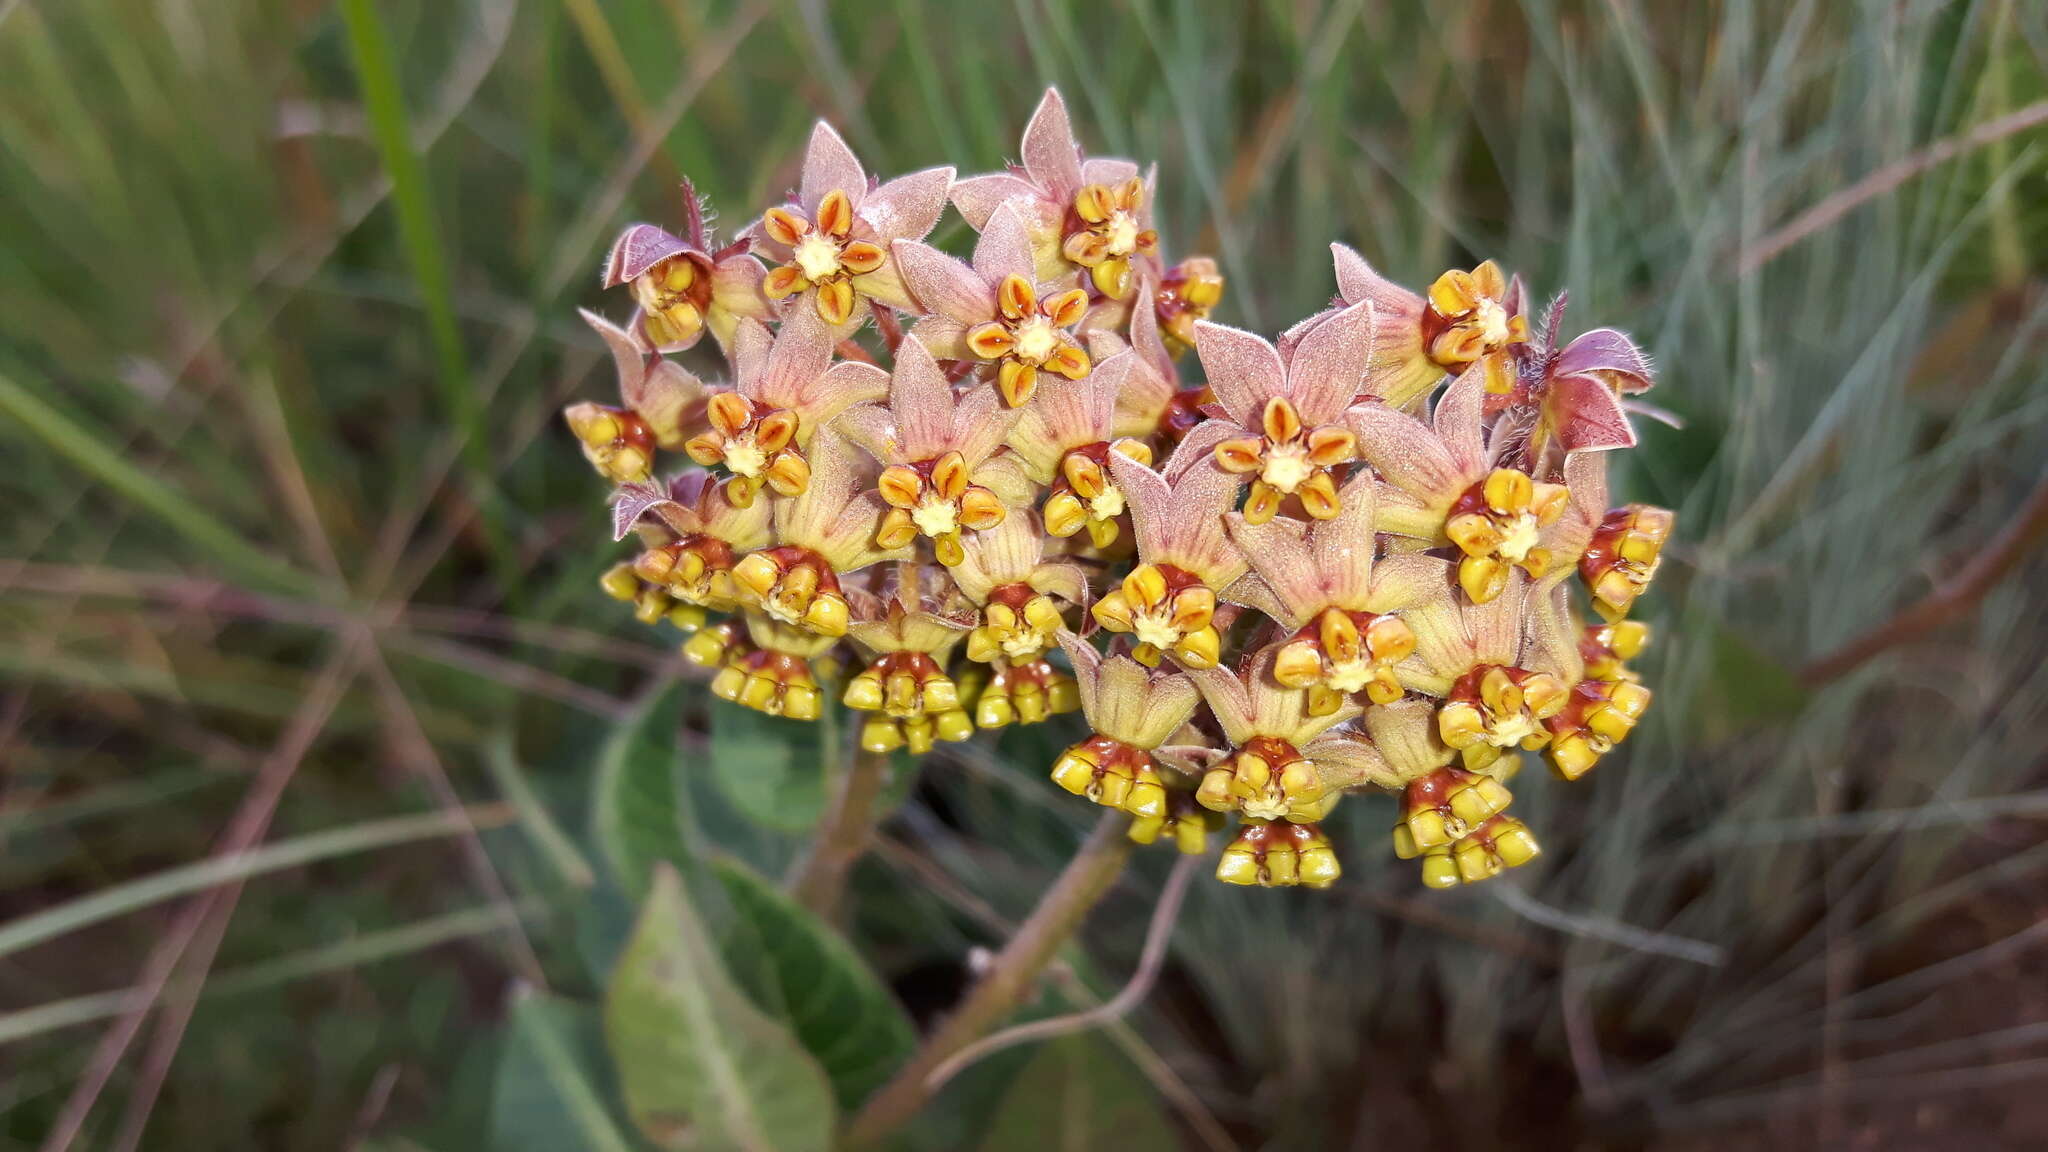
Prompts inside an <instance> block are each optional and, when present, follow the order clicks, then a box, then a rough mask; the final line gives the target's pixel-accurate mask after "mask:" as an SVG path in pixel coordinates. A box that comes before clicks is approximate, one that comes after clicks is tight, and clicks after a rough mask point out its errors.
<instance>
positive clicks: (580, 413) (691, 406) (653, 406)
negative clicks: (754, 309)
mask: <svg viewBox="0 0 2048 1152" xmlns="http://www.w3.org/2000/svg"><path fill="white" fill-rule="evenodd" d="M578 314H579V315H581V316H582V317H583V322H584V323H585V324H588V325H590V327H591V328H592V329H593V330H594V331H596V333H597V334H598V335H599V336H601V337H603V338H604V342H605V346H606V347H607V348H609V349H611V354H612V365H613V367H614V368H616V369H617V371H618V377H619V406H618V407H615V408H614V407H610V406H607V405H603V404H592V403H588V402H584V403H579V404H571V405H569V406H568V407H567V408H565V409H563V410H562V419H563V421H564V422H566V423H567V424H568V425H569V431H570V433H571V434H573V435H574V436H575V437H576V442H577V444H579V445H580V446H582V448H583V457H584V459H586V460H589V461H590V463H591V466H592V467H594V468H596V469H597V471H598V474H599V475H601V476H603V477H605V478H606V479H607V480H611V481H612V482H614V483H617V484H635V483H644V482H646V481H648V480H650V479H652V478H653V476H654V454H655V449H656V448H666V449H668V450H670V451H674V450H676V449H678V448H681V447H682V446H683V442H684V440H685V439H686V433H685V432H684V428H685V427H686V426H687V425H688V424H689V423H690V421H691V419H692V414H693V413H694V412H696V411H697V410H699V408H700V406H701V405H702V404H703V402H704V395H705V387H704V382H703V381H702V380H699V379H697V377H696V376H694V375H692V374H690V373H689V372H687V371H685V370H684V369H683V367H682V365H680V364H677V363H675V362H674V361H671V360H664V359H661V358H659V357H656V358H655V360H654V362H653V363H652V364H649V363H648V349H647V348H646V347H645V346H643V345H642V344H641V343H640V342H639V340H637V339H635V338H634V336H633V335H632V334H631V333H629V332H627V331H626V330H625V329H623V328H620V327H619V326H617V325H616V324H613V323H612V322H611V321H609V320H606V319H605V318H604V317H602V316H599V315H598V314H597V313H595V312H591V311H589V310H587V309H584V310H579V312H578Z"/></svg>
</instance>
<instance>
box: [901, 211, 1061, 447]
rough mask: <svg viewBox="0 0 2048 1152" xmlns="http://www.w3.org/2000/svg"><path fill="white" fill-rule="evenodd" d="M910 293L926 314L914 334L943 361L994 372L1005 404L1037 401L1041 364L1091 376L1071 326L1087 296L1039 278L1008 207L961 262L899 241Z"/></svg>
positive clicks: (1022, 230)
mask: <svg viewBox="0 0 2048 1152" xmlns="http://www.w3.org/2000/svg"><path fill="white" fill-rule="evenodd" d="M895 256H896V262H897V264H898V266H899V267H900V268H901V270H902V273H903V278H904V280H905V281H906V282H907V283H908V284H909V285H910V291H911V294H912V295H914V296H916V297H917V300H918V302H919V303H920V304H922V305H923V306H924V309H925V311H926V312H928V313H930V315H927V316H926V317H925V318H924V319H922V320H919V321H918V322H917V326H916V327H915V328H914V329H913V332H914V333H915V334H916V335H917V336H918V338H919V339H921V340H922V341H923V342H924V344H925V346H926V347H927V348H928V349H929V350H930V351H931V354H932V355H934V356H936V357H938V358H939V359H941V360H966V361H971V362H975V363H978V364H981V365H983V366H985V367H987V368H989V369H992V370H993V372H994V374H995V382H996V390H997V392H999V393H1000V394H1001V395H1002V398H1003V402H1004V403H1005V404H1008V405H1009V406H1010V407H1012V408H1015V407H1018V406H1019V405H1022V404H1024V403H1025V402H1026V401H1028V400H1030V399H1031V395H1032V393H1033V392H1034V391H1035V390H1036V389H1037V387H1038V374H1039V371H1040V370H1041V369H1043V370H1044V371H1047V372H1053V373H1057V374H1058V375H1061V376H1065V377H1066V378H1068V379H1069V380H1075V379H1079V378H1080V377H1082V376H1085V375H1087V374H1088V367H1089V359H1088V353H1087V352H1086V351H1085V350H1083V349H1082V347H1081V345H1080V343H1079V341H1077V340H1076V339H1075V337H1074V334H1073V331H1072V329H1073V328H1074V326H1075V325H1076V324H1079V323H1080V322H1081V318H1082V316H1083V315H1084V314H1085V313H1086V312H1087V310H1088V293H1087V292H1085V291H1083V290H1082V289H1079V288H1071V289H1067V290H1065V291H1061V290H1060V289H1058V288H1057V287H1054V286H1050V285H1043V284H1040V283H1038V282H1036V281H1034V280H1033V278H1032V277H1033V271H1032V264H1031V244H1030V241H1029V239H1028V238H1027V237H1026V234H1025V225H1024V219H1023V217H1022V216H1021V215H1019V214H1018V212H1017V211H1016V210H1014V209H1012V208H1007V207H1006V208H1003V209H1001V210H999V211H997V213H996V214H995V216H994V217H992V218H991V219H990V220H989V221H988V227H987V228H986V229H984V230H983V231H982V234H981V239H980V240H978V241H976V242H975V245H974V262H973V263H972V264H971V265H969V264H963V263H961V262H960V261H958V260H955V259H954V258H953V257H951V256H948V255H946V254H945V253H944V252H941V251H939V250H938V249H936V248H932V247H929V246H927V245H924V244H920V243H917V242H915V241H911V240H899V241H897V242H896V244H895Z"/></svg>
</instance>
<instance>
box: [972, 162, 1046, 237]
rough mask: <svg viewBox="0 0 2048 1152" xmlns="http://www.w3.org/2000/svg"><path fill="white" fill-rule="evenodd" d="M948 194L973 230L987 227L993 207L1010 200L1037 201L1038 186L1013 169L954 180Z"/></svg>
mask: <svg viewBox="0 0 2048 1152" xmlns="http://www.w3.org/2000/svg"><path fill="white" fill-rule="evenodd" d="M950 195H951V196H952V198H953V207H955V208H958V209H959V210H960V215H961V216H962V217H963V218H965V219H966V221H967V225H968V227H970V228H973V229H974V230H975V231H976V232H979V231H981V230H982V229H983V228H986V227H988V218H989V217H991V216H993V215H995V214H996V209H998V208H1000V207H1002V206H1003V205H1004V204H1006V203H1008V202H1010V201H1012V200H1039V199H1042V198H1043V197H1042V196H1041V195H1040V193H1039V191H1038V186H1037V185H1035V184H1033V183H1031V182H1030V181H1029V180H1026V179H1024V178H1023V177H1022V176H1019V175H1017V174H1016V173H1014V172H990V173H988V174H986V175H983V176H969V177H968V178H967V179H965V180H958V181H955V182H954V184H953V187H952V189H951V192H950Z"/></svg>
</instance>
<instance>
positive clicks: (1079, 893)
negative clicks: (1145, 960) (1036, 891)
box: [845, 811, 1131, 1148]
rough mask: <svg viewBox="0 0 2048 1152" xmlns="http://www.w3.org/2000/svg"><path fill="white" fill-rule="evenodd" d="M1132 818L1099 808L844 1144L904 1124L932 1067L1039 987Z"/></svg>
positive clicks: (1122, 851) (1119, 856)
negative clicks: (1074, 847)
mask: <svg viewBox="0 0 2048 1152" xmlns="http://www.w3.org/2000/svg"><path fill="white" fill-rule="evenodd" d="M1130 825H1131V818H1130V817H1129V816H1126V815H1124V814H1123V813H1121V812H1116V811H1110V812H1105V813H1103V815H1102V819H1101V821H1100V822H1098V823H1097V824H1096V825H1095V830H1094V831H1093V832H1091V833H1089V835H1088V839H1087V840H1086V841H1084V842H1083V843H1082V845H1081V847H1080V849H1079V850H1078V851H1076V852H1075V853H1074V856H1073V859H1071V860H1069V861H1067V866H1066V867H1065V868H1064V869H1062V870H1061V871H1060V874H1059V878H1058V879H1056V880H1054V881H1053V884H1052V887H1050V888H1048V889H1046V890H1045V895H1044V896H1042V897H1040V898H1039V901H1038V906H1037V907H1036V908H1033V909H1032V910H1031V915H1030V916H1029V917H1027V918H1026V919H1025V921H1024V923H1023V924H1022V925H1020V926H1018V928H1017V932H1016V935H1014V936H1011V937H1010V942H1009V943H1007V944H1005V945H1003V950H1002V951H1001V952H1000V953H998V954H997V955H996V958H995V961H994V962H993V963H992V964H990V965H989V970H988V973H987V974H986V975H984V976H983V977H982V978H981V980H980V982H979V983H977V984H975V986H974V988H973V990H971V991H970V992H968V993H967V997H966V999H964V1000H962V1001H961V1002H960V1006H959V1007H958V1008H955V1009H954V1010H953V1012H952V1014H951V1015H949V1016H947V1017H946V1022H945V1023H944V1024H941V1025H940V1026H939V1030H938V1031H936V1032H934V1033H932V1034H931V1036H929V1037H927V1038H926V1040H925V1042H924V1044H923V1046H921V1047H920V1048H919V1049H918V1050H917V1055H915V1056H913V1057H911V1059H910V1062H909V1063H908V1064H905V1065H904V1066H903V1067H902V1069H901V1070H899V1071H898V1072H897V1073H896V1076H895V1078H894V1079H892V1080H890V1081H889V1083H887V1084H885V1085H883V1086H882V1089H881V1091H879V1092H877V1093H875V1094H874V1095H873V1096H872V1097H870V1098H869V1099H868V1102H867V1104H866V1105H865V1106H864V1107H862V1108H861V1110H860V1112H859V1114H858V1115H856V1116H854V1118H853V1120H852V1121H851V1122H850V1123H849V1124H848V1125H847V1128H846V1140H845V1146H846V1147H848V1148H867V1147H872V1146H874V1145H875V1144H876V1143H878V1142H879V1141H880V1140H881V1139H882V1138H883V1137H885V1136H887V1135H889V1134H890V1133H891V1132H894V1131H895V1130H896V1129H898V1128H901V1127H902V1126H903V1125H905V1124H907V1123H909V1122H910V1120H911V1118H912V1117H914V1116H916V1115H917V1113H918V1110H919V1109H920V1108H923V1107H924V1104H925V1101H926V1100H927V1099H928V1098H929V1097H930V1095H931V1088H930V1087H929V1085H928V1083H927V1081H928V1080H929V1079H930V1077H931V1074H932V1073H933V1072H934V1071H935V1070H937V1069H938V1067H939V1066H940V1065H941V1064H943V1063H944V1062H945V1061H946V1060H947V1059H948V1058H950V1057H951V1056H953V1054H954V1053H956V1052H959V1051H960V1050H961V1049H963V1048H965V1047H967V1046H968V1045H969V1044H972V1043H973V1042H974V1041H976V1040H978V1039H980V1038H981V1036H982V1035H983V1034H985V1033H986V1032H988V1030H989V1029H991V1028H993V1027H995V1026H996V1025H997V1024H1000V1023H1002V1022H1003V1020H1004V1019H1005V1018H1006V1017H1008V1016H1009V1015H1010V1013H1011V1012H1014V1011H1016V1009H1017V1006H1018V1005H1019V1004H1022V1003H1023V1002H1024V999H1025V997H1027V996H1029V995H1030V994H1031V990H1032V989H1033V988H1034V987H1036V986H1037V983H1038V976H1039V974H1040V973H1041V972H1043V971H1045V966H1046V965H1047V964H1048V963H1050V962H1051V961H1052V958H1053V956H1055V955H1056V954H1058V952H1059V950H1060V949H1061V948H1062V947H1064V946H1065V945H1066V943H1067V941H1068V940H1070V939H1072V937H1073V935H1074V932H1075V931H1076V930H1077V929H1079V928H1080V927H1081V922H1082V921H1083V920H1086V919H1087V918H1088V913H1089V911H1090V910H1091V909H1093V908H1094V907H1095V905H1096V903H1097V902H1099V901H1100V900H1101V899H1102V897H1103V894H1104V893H1106V892H1108V891H1109V888H1110V885H1112V884H1114V883H1115V882H1116V878H1117V876H1118V875H1120V874H1121V873H1122V872H1123V869H1124V862H1125V861H1126V860H1127V859H1129V858H1130V854H1131V841H1130V838H1129V837H1128V836H1126V835H1125V832H1126V831H1127V830H1128V829H1129V828H1130Z"/></svg>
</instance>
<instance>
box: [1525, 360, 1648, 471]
mask: <svg viewBox="0 0 2048 1152" xmlns="http://www.w3.org/2000/svg"><path fill="white" fill-rule="evenodd" d="M1543 419H1544V421H1545V422H1546V423H1547V424H1549V426H1550V429H1551V433H1552V435H1554V436H1556V437H1557V441H1558V443H1559V444H1561V445H1563V446H1564V450H1565V451H1567V452H1601V451H1605V450H1607V449H1610V448H1632V447H1634V446H1635V442H1636V432H1635V429H1634V428H1631V427H1630V426H1629V422H1628V412H1627V410H1626V409H1624V408H1623V407H1622V406H1621V398H1620V397H1619V396H1616V395H1615V394H1614V390H1613V389H1612V388H1609V387H1608V386H1607V385H1606V384H1604V383H1602V382H1601V381H1600V380H1599V379H1598V378H1596V377H1593V376H1553V377H1551V378H1550V388H1549V390H1548V391H1546V392H1545V393H1544V396H1543Z"/></svg>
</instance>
